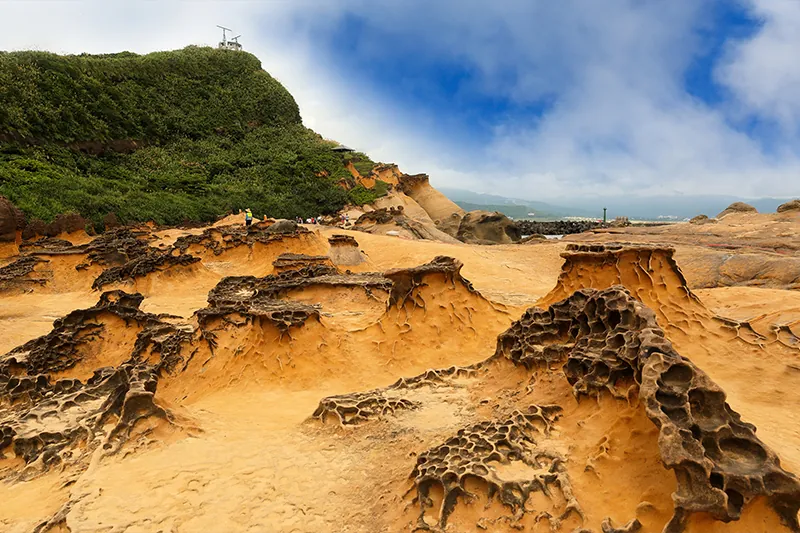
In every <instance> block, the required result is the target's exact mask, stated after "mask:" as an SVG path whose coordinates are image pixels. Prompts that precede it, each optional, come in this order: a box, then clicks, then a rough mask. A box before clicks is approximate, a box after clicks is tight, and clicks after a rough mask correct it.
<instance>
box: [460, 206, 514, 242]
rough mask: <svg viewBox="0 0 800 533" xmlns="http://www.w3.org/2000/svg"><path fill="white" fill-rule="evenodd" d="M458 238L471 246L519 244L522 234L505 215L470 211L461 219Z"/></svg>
mask: <svg viewBox="0 0 800 533" xmlns="http://www.w3.org/2000/svg"><path fill="white" fill-rule="evenodd" d="M456 236H457V238H458V240H460V241H462V242H466V243H470V244H511V243H514V242H519V240H520V239H521V238H522V233H521V232H520V230H519V228H518V227H517V225H516V224H515V223H514V221H512V220H511V219H510V218H508V217H507V216H505V215H504V214H503V213H499V212H497V211H495V212H494V213H492V212H489V211H470V212H469V213H467V214H465V215H464V217H463V218H462V219H461V224H459V226H458V234H457V235H456Z"/></svg>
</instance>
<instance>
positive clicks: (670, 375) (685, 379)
mask: <svg viewBox="0 0 800 533" xmlns="http://www.w3.org/2000/svg"><path fill="white" fill-rule="evenodd" d="M693 374H694V372H692V369H691V368H689V367H688V366H686V365H682V364H679V365H672V366H671V367H670V368H669V370H667V371H666V372H664V373H663V374H662V375H661V381H662V382H663V383H664V384H665V385H669V386H672V387H680V386H681V385H684V384H688V383H689V382H690V381H692V376H693Z"/></svg>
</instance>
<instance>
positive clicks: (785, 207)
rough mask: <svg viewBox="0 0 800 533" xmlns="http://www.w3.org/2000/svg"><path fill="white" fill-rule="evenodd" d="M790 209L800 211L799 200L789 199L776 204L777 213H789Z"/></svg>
mask: <svg viewBox="0 0 800 533" xmlns="http://www.w3.org/2000/svg"><path fill="white" fill-rule="evenodd" d="M792 211H800V200H798V199H795V200H789V201H788V202H786V203H783V204H781V205H779V206H778V213H789V212H792Z"/></svg>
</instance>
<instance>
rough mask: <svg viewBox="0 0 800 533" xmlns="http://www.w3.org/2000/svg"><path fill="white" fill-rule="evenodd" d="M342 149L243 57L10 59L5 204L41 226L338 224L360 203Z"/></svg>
mask: <svg viewBox="0 0 800 533" xmlns="http://www.w3.org/2000/svg"><path fill="white" fill-rule="evenodd" d="M331 146H332V145H331V143H330V142H327V141H324V140H323V139H322V138H321V137H320V136H319V135H317V134H316V133H314V132H313V131H311V130H309V129H307V128H305V127H303V125H302V122H301V120H300V113H299V110H298V108H297V104H296V103H295V101H294V98H292V96H291V94H289V92H288V91H286V89H285V88H284V87H283V86H282V85H281V84H280V83H279V82H277V81H276V80H275V79H273V78H272V77H271V76H270V75H269V74H267V73H266V72H264V71H263V70H262V69H261V65H260V62H259V61H258V59H257V58H256V57H255V56H252V55H250V54H247V53H244V52H232V51H227V50H216V49H211V48H197V47H189V48H185V49H183V50H178V51H174V52H157V53H153V54H148V55H144V56H140V55H136V54H132V53H128V52H123V53H120V54H109V55H99V56H92V55H85V54H84V55H79V56H58V55H55V54H50V53H43V52H14V53H0V195H4V196H6V197H8V198H9V199H10V200H11V201H12V202H14V203H15V204H17V205H18V206H19V207H20V208H21V209H23V210H24V211H25V212H26V214H28V215H29V216H30V217H36V218H41V219H43V220H45V221H49V220H51V219H52V218H54V217H55V215H57V214H59V213H64V212H69V211H75V212H79V213H80V214H82V215H83V216H84V217H86V218H88V219H91V220H92V221H93V222H94V223H95V224H96V225H100V221H101V220H102V218H103V217H104V216H105V215H106V214H107V213H109V212H114V213H116V214H117V216H118V217H119V218H120V219H122V220H123V221H127V222H131V221H145V220H155V221H156V222H158V223H162V224H175V223H179V222H182V221H184V220H200V221H210V220H213V219H215V218H216V217H217V216H219V215H223V214H225V213H227V212H228V211H229V210H231V209H242V208H244V207H250V208H252V209H253V211H254V212H255V213H256V214H257V215H262V214H267V215H269V216H275V217H294V216H298V215H299V216H304V217H307V216H313V215H318V214H320V213H327V212H332V211H335V210H338V209H339V208H341V207H342V205H344V204H345V203H347V202H348V201H352V200H353V198H351V197H350V195H348V193H347V192H346V191H344V190H343V189H342V188H340V187H339V186H338V185H337V183H338V182H339V181H340V180H348V179H349V178H350V174H349V173H348V172H347V170H346V169H345V167H344V159H343V156H342V155H340V154H337V153H334V152H332V151H331V150H330V148H331ZM358 155H359V160H360V161H362V162H366V163H367V164H371V161H369V158H367V157H366V156H364V155H363V154H358Z"/></svg>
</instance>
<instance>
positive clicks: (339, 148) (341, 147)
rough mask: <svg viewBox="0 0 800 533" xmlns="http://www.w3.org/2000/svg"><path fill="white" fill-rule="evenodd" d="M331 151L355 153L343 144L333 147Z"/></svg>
mask: <svg viewBox="0 0 800 533" xmlns="http://www.w3.org/2000/svg"><path fill="white" fill-rule="evenodd" d="M331 150H333V151H334V152H355V150H353V149H352V148H350V147H349V146H345V145H343V144H340V145H339V146H334V147H333V148H331Z"/></svg>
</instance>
